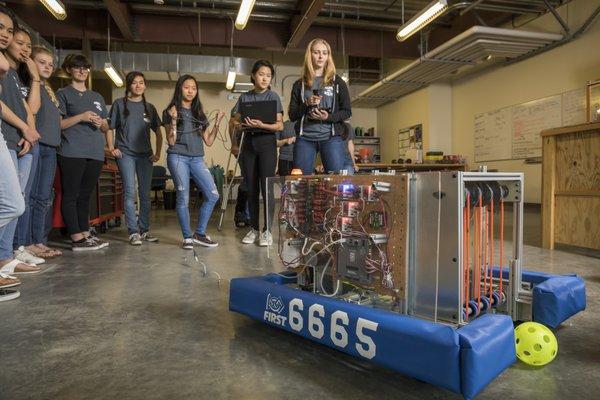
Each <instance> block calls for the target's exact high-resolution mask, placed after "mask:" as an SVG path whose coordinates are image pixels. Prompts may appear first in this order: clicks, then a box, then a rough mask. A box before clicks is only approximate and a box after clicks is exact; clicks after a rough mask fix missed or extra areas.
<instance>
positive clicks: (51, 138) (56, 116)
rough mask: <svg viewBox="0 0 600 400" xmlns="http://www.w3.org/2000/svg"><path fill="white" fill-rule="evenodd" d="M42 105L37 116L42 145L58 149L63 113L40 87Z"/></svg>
mask: <svg viewBox="0 0 600 400" xmlns="http://www.w3.org/2000/svg"><path fill="white" fill-rule="evenodd" d="M40 100H41V105H40V109H39V110H38V112H37V114H36V115H35V127H36V129H37V131H38V132H39V133H40V135H41V136H42V138H41V139H40V143H43V144H45V145H46V146H51V147H58V146H59V145H60V117H61V116H62V112H61V111H60V109H59V108H58V107H57V106H56V104H54V103H53V102H52V99H51V98H50V95H49V94H48V91H47V90H46V88H44V87H43V86H42V87H40Z"/></svg>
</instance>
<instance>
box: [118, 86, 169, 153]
mask: <svg viewBox="0 0 600 400" xmlns="http://www.w3.org/2000/svg"><path fill="white" fill-rule="evenodd" d="M146 108H147V110H148V112H147V113H146V109H145V108H144V103H143V102H142V101H131V100H128V101H127V111H129V115H128V116H127V117H125V99H124V98H123V97H121V98H120V99H117V100H115V101H114V102H113V105H112V107H111V109H110V117H109V125H110V128H111V129H114V130H115V138H116V140H115V147H116V148H118V149H119V150H121V151H122V152H123V153H126V154H130V155H133V156H151V155H152V144H151V142H150V129H152V130H153V131H154V132H157V133H159V129H158V128H159V127H160V118H159V117H158V113H157V112H156V108H155V107H154V106H153V105H152V104H150V103H146Z"/></svg>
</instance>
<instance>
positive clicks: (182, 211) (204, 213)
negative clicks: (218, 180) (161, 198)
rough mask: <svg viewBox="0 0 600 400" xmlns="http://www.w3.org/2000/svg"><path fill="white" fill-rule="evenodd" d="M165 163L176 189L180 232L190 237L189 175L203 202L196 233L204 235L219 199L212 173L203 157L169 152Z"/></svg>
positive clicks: (185, 236)
mask: <svg viewBox="0 0 600 400" xmlns="http://www.w3.org/2000/svg"><path fill="white" fill-rule="evenodd" d="M167 165H168V167H169V171H171V176H172V177H173V183H174V184H175V189H176V190H177V205H176V209H177V219H178V220H179V225H180V226H181V233H182V234H183V237H184V238H185V239H187V238H191V237H192V231H191V229H190V209H189V204H190V177H191V178H192V179H193V180H194V182H195V183H196V185H197V186H198V188H199V189H200V190H201V191H202V196H203V200H204V201H203V202H202V206H201V207H200V214H199V215H198V225H197V226H196V233H197V234H199V235H204V234H205V233H206V225H208V220H209V219H210V215H211V213H212V210H213V208H214V207H215V204H216V203H217V200H219V191H218V190H217V186H216V185H215V181H214V180H213V177H212V175H211V174H210V171H209V170H208V168H206V165H204V157H192V156H183V155H181V154H175V153H169V154H168V155H167Z"/></svg>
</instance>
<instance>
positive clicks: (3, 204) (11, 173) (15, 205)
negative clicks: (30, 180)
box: [0, 133, 25, 237]
mask: <svg viewBox="0 0 600 400" xmlns="http://www.w3.org/2000/svg"><path fill="white" fill-rule="evenodd" d="M13 165H14V164H13V160H12V157H11V155H10V151H9V150H8V147H6V141H5V140H4V136H2V133H0V168H1V169H2V173H0V237H2V235H3V234H4V230H5V228H6V226H7V225H8V223H9V222H11V221H12V220H14V219H15V218H18V217H19V215H21V214H23V212H24V211H25V201H24V200H23V196H22V195H21V190H20V188H19V178H18V176H17V171H16V170H15V167H14V166H13Z"/></svg>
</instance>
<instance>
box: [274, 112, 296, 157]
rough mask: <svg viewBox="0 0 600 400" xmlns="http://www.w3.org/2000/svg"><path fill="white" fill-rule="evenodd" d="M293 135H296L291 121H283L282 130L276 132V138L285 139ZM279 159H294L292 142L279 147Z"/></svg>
mask: <svg viewBox="0 0 600 400" xmlns="http://www.w3.org/2000/svg"><path fill="white" fill-rule="evenodd" d="M294 136H296V131H295V129H294V123H293V122H292V121H285V122H284V123H283V130H282V131H281V132H277V140H281V139H287V138H291V137H294ZM279 159H280V160H286V161H294V143H292V144H284V145H283V146H281V147H280V148H279Z"/></svg>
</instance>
